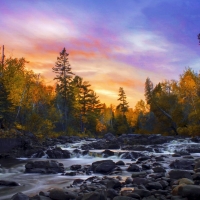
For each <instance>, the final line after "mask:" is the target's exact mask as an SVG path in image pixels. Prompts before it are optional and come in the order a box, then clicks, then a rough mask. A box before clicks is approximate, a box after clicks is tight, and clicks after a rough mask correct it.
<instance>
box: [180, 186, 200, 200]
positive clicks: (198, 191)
mask: <svg viewBox="0 0 200 200" xmlns="http://www.w3.org/2000/svg"><path fill="white" fill-rule="evenodd" d="M178 194H179V195H181V196H182V197H187V198H188V199H190V200H197V199H200V186H199V185H183V186H182V187H179V189H178Z"/></svg>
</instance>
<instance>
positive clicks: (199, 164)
mask: <svg viewBox="0 0 200 200" xmlns="http://www.w3.org/2000/svg"><path fill="white" fill-rule="evenodd" d="M197 169H200V159H197V160H195V165H194V170H195V171H196V170H197Z"/></svg>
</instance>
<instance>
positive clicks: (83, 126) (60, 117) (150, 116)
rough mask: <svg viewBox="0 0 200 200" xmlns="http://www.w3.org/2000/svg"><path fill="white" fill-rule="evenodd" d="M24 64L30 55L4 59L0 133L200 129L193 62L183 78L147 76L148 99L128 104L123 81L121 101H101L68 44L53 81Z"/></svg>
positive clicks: (199, 88)
mask: <svg viewBox="0 0 200 200" xmlns="http://www.w3.org/2000/svg"><path fill="white" fill-rule="evenodd" d="M55 60H56V58H55ZM26 64H27V61H26V59H24V58H12V57H10V58H5V59H3V61H2V62H1V64H0V137H15V136H16V135H17V134H19V133H23V134H26V133H31V134H33V135H35V136H36V137H37V138H40V139H45V138H48V137H58V136H60V135H78V136H83V137H85V136H90V137H101V136H102V135H103V134H105V133H107V132H111V133H113V134H115V135H118V136H119V135H121V134H126V133H140V134H162V135H186V136H197V135H200V132H199V130H200V75H199V74H198V73H196V72H195V71H193V70H192V68H186V69H185V70H184V71H183V73H182V74H181V75H180V76H179V80H164V81H162V82H160V83H158V84H156V85H155V86H154V85H153V82H152V81H151V79H150V77H147V79H146V82H145V83H144V94H145V100H140V101H138V102H137V104H136V105H135V107H134V108H130V107H129V103H128V101H127V96H126V93H125V91H124V89H123V87H119V91H118V96H119V97H118V99H117V100H118V102H119V104H118V105H113V104H111V105H106V104H105V103H103V102H100V99H99V97H98V96H97V94H96V93H95V91H94V90H93V89H92V86H91V84H90V83H89V82H88V81H86V80H84V79H83V78H82V77H79V76H77V75H76V74H74V73H73V69H72V68H71V66H70V62H69V54H68V53H67V51H66V49H65V48H64V49H63V50H62V51H61V52H60V53H59V54H58V57H57V61H56V62H55V66H54V67H53V69H52V70H53V72H54V73H55V78H54V79H55V80H56V85H55V86H52V85H47V84H46V83H45V81H44V80H42V79H40V75H39V74H36V73H34V72H33V71H31V70H28V69H27V68H26Z"/></svg>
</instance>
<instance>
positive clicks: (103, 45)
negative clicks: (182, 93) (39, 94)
mask: <svg viewBox="0 0 200 200" xmlns="http://www.w3.org/2000/svg"><path fill="white" fill-rule="evenodd" d="M0 17H1V20H0V46H2V45H5V54H6V57H10V56H12V57H18V58H20V57H25V58H26V60H28V61H30V63H29V64H28V65H27V67H28V68H29V69H32V70H34V72H36V73H41V74H42V75H43V76H44V77H45V78H46V81H47V83H48V84H53V83H54V82H53V81H52V80H53V78H54V76H55V74H54V73H53V72H52V67H53V66H54V64H55V62H56V58H57V56H58V55H59V52H60V51H61V50H62V49H63V48H64V47H65V48H66V50H67V52H68V53H69V62H70V64H71V67H72V71H73V72H74V73H75V74H76V75H79V76H81V77H83V79H84V80H85V81H89V82H90V83H91V85H92V88H93V89H94V90H95V91H96V93H97V95H98V96H99V97H100V99H101V101H102V102H105V103H107V104H110V103H114V104H115V105H116V104H117V98H118V90H119V87H123V88H124V90H125V93H126V95H127V100H128V102H129V105H130V106H131V107H134V106H135V103H136V102H137V101H138V100H140V99H144V96H143V94H144V82H145V80H146V78H147V77H149V78H150V79H151V80H152V81H153V82H154V84H156V83H158V82H159V81H163V80H165V79H167V80H170V79H176V80H178V78H179V75H180V74H181V73H182V72H183V70H184V69H185V68H186V67H191V68H193V69H194V70H195V71H196V72H199V69H200V46H199V45H198V40H197V35H198V33H199V32H200V1H199V0H71V1H70V0H60V1H57V0H32V1H28V0H1V1H0Z"/></svg>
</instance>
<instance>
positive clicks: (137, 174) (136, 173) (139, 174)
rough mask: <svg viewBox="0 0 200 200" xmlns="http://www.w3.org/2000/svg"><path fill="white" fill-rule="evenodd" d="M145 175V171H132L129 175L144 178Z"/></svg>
mask: <svg viewBox="0 0 200 200" xmlns="http://www.w3.org/2000/svg"><path fill="white" fill-rule="evenodd" d="M146 176H147V173H146V172H132V175H131V177H132V178H136V177H141V178H144V177H146Z"/></svg>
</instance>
